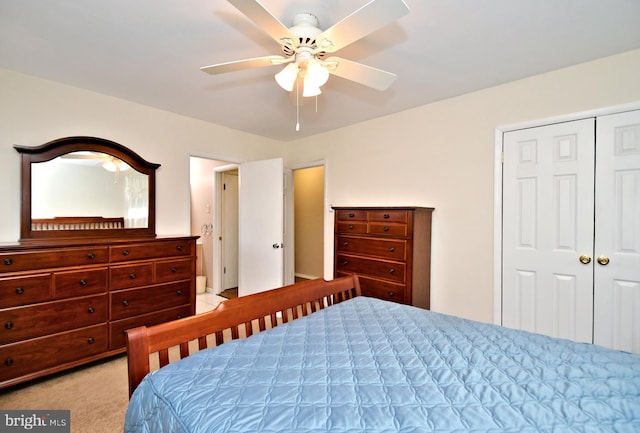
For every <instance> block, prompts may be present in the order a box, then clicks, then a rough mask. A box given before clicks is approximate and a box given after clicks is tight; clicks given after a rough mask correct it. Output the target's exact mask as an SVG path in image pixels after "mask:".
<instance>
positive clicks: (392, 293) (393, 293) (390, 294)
mask: <svg viewBox="0 0 640 433" xmlns="http://www.w3.org/2000/svg"><path fill="white" fill-rule="evenodd" d="M395 294H396V292H389V293H387V295H389V297H390V298H392V297H393V295H395Z"/></svg>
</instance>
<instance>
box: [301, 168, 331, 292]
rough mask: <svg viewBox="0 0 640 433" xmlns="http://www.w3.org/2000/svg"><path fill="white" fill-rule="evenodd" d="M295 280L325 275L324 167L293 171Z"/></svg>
mask: <svg viewBox="0 0 640 433" xmlns="http://www.w3.org/2000/svg"><path fill="white" fill-rule="evenodd" d="M293 201H294V205H293V212H294V234H293V236H294V242H293V243H294V249H295V252H294V276H295V281H301V280H307V279H314V278H322V277H323V275H324V208H325V206H324V201H325V200H324V165H318V166H313V167H304V168H299V169H294V170H293Z"/></svg>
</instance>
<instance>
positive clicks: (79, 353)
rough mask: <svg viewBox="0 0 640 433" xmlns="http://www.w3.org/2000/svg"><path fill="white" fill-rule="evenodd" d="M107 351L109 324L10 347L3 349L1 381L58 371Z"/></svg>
mask: <svg viewBox="0 0 640 433" xmlns="http://www.w3.org/2000/svg"><path fill="white" fill-rule="evenodd" d="M106 350H107V325H106V324H102V325H98V326H90V327H86V328H82V329H75V330H73V331H69V332H63V333H60V334H55V335H51V336H47V337H41V338H34V339H33V340H28V341H24V342H20V343H14V344H8V345H6V346H2V347H0V382H4V381H7V380H11V379H15V378H17V377H20V376H23V375H26V374H29V373H33V372H37V371H39V370H44V369H47V368H57V367H59V366H60V365H62V364H65V363H67V362H73V361H75V360H78V359H82V358H85V357H88V356H92V355H97V354H100V353H102V352H105V351H106Z"/></svg>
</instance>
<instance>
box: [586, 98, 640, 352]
mask: <svg viewBox="0 0 640 433" xmlns="http://www.w3.org/2000/svg"><path fill="white" fill-rule="evenodd" d="M597 131H598V133H597V158H596V188H595V191H596V216H595V218H596V228H595V239H596V241H595V255H596V257H600V259H596V263H595V264H594V267H595V269H594V276H595V294H594V295H595V312H594V343H595V344H600V345H603V346H606V347H610V348H613V349H620V350H625V351H629V352H636V353H640V111H632V112H627V113H621V114H615V115H610V116H602V117H598V119H597ZM607 260H608V263H607V264H605V263H606V262H607ZM601 262H602V263H601Z"/></svg>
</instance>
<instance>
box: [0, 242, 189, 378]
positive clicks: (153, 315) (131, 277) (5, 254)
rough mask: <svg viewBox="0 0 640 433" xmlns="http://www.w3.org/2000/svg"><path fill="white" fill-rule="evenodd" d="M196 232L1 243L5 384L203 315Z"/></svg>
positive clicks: (0, 366)
mask: <svg viewBox="0 0 640 433" xmlns="http://www.w3.org/2000/svg"><path fill="white" fill-rule="evenodd" d="M196 238H197V237H191V236H189V237H171V238H154V239H143V240H129V241H122V240H109V241H97V240H94V241H86V242H85V243H78V244H74V245H66V246H64V245H61V244H58V245H56V244H52V243H49V244H45V245H33V244H31V245H13V246H4V247H0V388H5V387H7V386H11V385H14V384H17V383H21V382H25V381H27V380H30V379H34V378H37V377H42V376H45V375H47V374H51V373H55V372H58V371H62V370H65V369H68V368H71V367H75V366H78V365H81V364H84V363H87V362H90V361H94V360H97V359H100V358H104V357H107V356H111V355H115V354H118V353H122V352H125V350H126V348H125V331H126V330H127V329H129V328H132V327H136V326H140V325H153V324H157V323H161V322H166V321H169V320H173V319H177V318H180V317H185V316H189V315H193V314H195V275H196V274H195V266H196V243H195V241H196Z"/></svg>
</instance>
